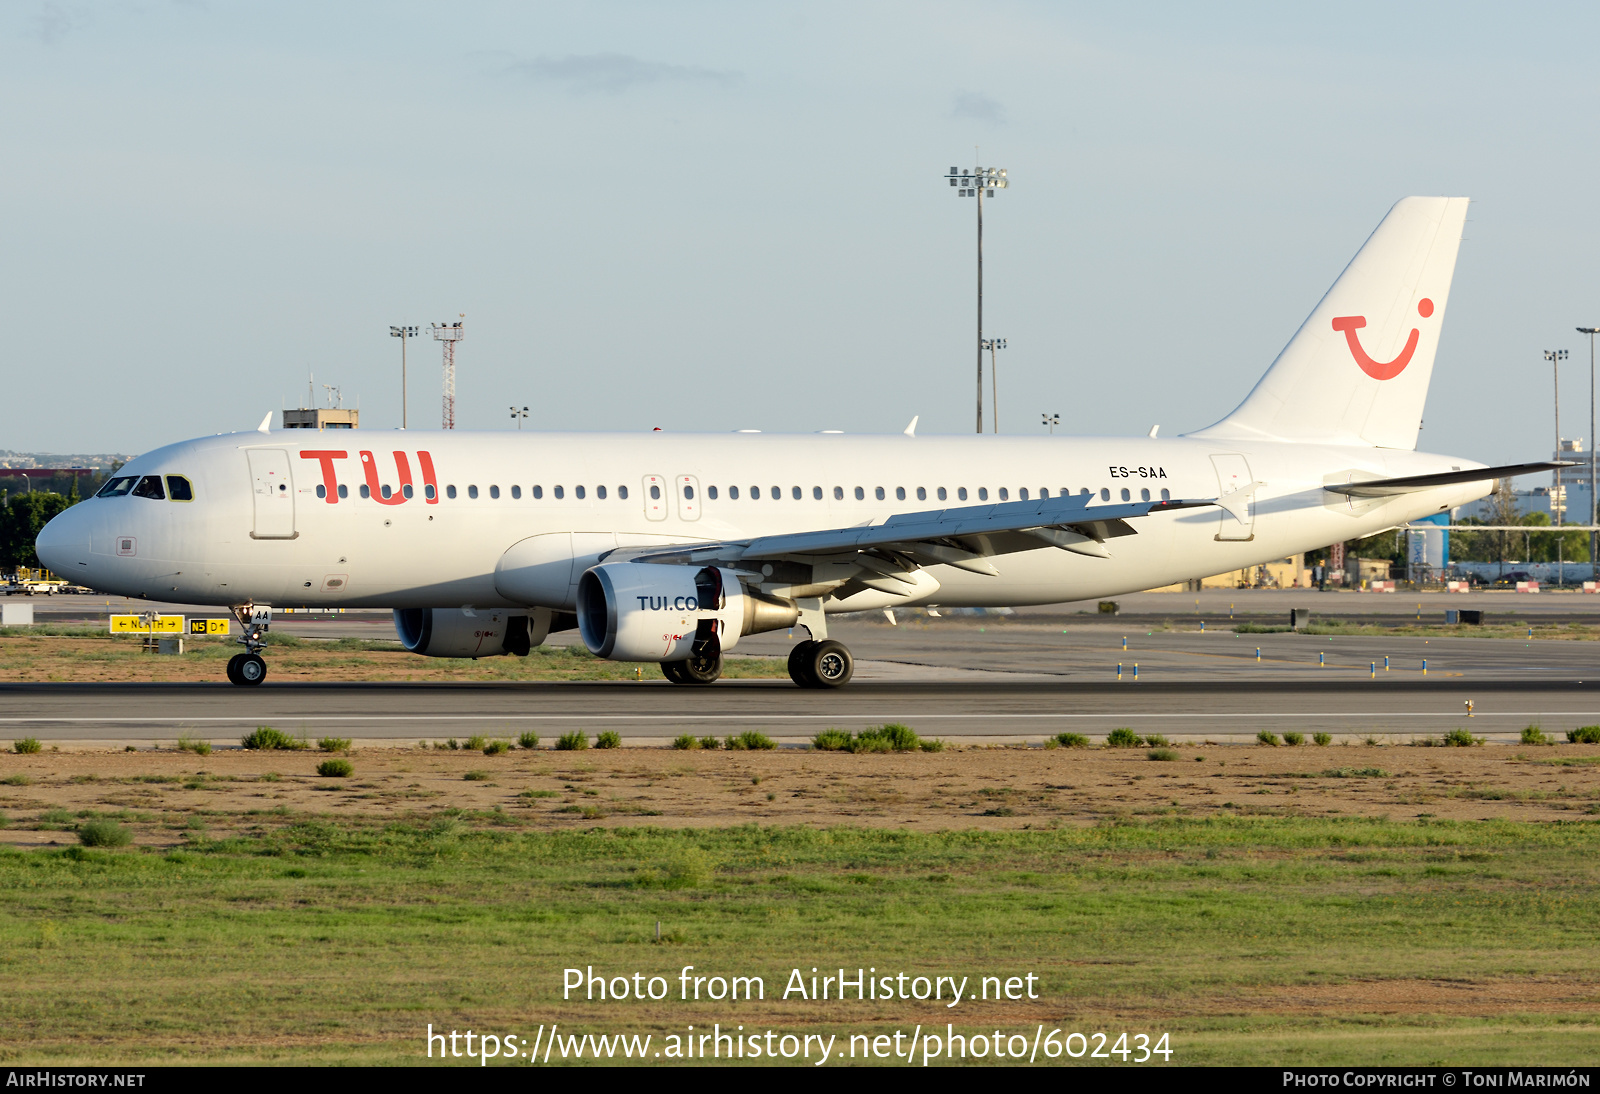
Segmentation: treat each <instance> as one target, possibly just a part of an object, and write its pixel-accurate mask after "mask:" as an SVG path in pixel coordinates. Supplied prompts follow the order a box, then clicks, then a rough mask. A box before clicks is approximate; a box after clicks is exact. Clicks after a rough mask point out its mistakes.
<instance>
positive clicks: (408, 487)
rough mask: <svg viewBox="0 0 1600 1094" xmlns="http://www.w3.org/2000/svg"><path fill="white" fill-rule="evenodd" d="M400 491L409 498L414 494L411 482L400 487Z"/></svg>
mask: <svg viewBox="0 0 1600 1094" xmlns="http://www.w3.org/2000/svg"><path fill="white" fill-rule="evenodd" d="M400 493H401V494H403V495H405V497H406V498H407V499H408V500H409V499H410V498H411V497H413V496H414V495H413V491H412V489H411V484H410V483H409V482H408V483H406V484H405V485H404V486H402V487H401V488H400Z"/></svg>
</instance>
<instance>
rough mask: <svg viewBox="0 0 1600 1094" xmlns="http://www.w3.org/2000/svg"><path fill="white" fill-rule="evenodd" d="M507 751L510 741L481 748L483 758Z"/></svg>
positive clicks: (491, 743) (492, 742) (498, 742)
mask: <svg viewBox="0 0 1600 1094" xmlns="http://www.w3.org/2000/svg"><path fill="white" fill-rule="evenodd" d="M600 747H601V748H604V747H605V745H601V746H600ZM509 751H511V742H510V741H490V742H489V743H488V744H486V745H484V746H483V754H484V755H485V756H498V755H500V753H502V752H509Z"/></svg>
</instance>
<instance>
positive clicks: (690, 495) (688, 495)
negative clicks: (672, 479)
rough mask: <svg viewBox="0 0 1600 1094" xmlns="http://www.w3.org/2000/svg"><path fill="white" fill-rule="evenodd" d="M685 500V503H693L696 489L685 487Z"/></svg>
mask: <svg viewBox="0 0 1600 1094" xmlns="http://www.w3.org/2000/svg"><path fill="white" fill-rule="evenodd" d="M683 500H684V501H693V500H694V487H692V486H685V487H684V488H683Z"/></svg>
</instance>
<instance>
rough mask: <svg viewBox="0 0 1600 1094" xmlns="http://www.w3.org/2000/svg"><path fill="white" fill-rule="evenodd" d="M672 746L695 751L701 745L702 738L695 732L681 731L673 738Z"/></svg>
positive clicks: (686, 750)
mask: <svg viewBox="0 0 1600 1094" xmlns="http://www.w3.org/2000/svg"><path fill="white" fill-rule="evenodd" d="M672 747H673V748H676V749H680V750H682V751H684V752H693V751H695V750H696V749H698V748H699V747H700V738H698V737H696V736H695V735H694V734H693V733H680V734H678V735H677V736H676V737H674V738H673V739H672Z"/></svg>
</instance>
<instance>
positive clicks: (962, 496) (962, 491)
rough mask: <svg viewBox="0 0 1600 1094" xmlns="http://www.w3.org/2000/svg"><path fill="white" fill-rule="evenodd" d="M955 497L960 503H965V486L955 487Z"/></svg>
mask: <svg viewBox="0 0 1600 1094" xmlns="http://www.w3.org/2000/svg"><path fill="white" fill-rule="evenodd" d="M956 497H957V498H958V499H960V500H961V501H966V500H967V488H966V487H965V486H958V487H956Z"/></svg>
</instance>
